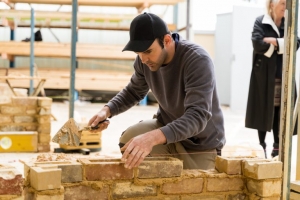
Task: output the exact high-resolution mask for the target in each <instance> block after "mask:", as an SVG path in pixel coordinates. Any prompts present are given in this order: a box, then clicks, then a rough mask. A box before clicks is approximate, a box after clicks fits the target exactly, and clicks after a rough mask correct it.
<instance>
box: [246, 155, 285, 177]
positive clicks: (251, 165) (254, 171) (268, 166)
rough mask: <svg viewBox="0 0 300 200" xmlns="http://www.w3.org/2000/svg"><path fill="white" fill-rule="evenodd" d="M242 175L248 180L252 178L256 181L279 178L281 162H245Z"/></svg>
mask: <svg viewBox="0 0 300 200" xmlns="http://www.w3.org/2000/svg"><path fill="white" fill-rule="evenodd" d="M243 174H244V176H246V177H248V178H254V179H258V180H260V179H271V178H281V176H282V162H280V161H267V160H265V161H250V160H246V161H244V162H243Z"/></svg>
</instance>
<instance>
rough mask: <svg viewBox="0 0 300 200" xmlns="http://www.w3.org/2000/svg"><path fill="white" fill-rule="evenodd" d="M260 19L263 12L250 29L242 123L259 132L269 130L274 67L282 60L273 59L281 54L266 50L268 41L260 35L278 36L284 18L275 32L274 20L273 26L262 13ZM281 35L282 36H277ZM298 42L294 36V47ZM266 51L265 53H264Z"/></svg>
mask: <svg viewBox="0 0 300 200" xmlns="http://www.w3.org/2000/svg"><path fill="white" fill-rule="evenodd" d="M263 19H264V15H263V16H259V17H258V18H256V21H255V24H254V28H253V32H252V44H253V60H252V72H251V78H250V86H249V94H248V102H247V110H246V124H245V125H246V127H248V128H253V129H257V130H260V131H271V129H272V125H273V115H274V87H275V74H276V69H277V68H278V67H280V68H282V63H280V62H277V59H278V58H279V56H282V54H278V53H277V51H279V49H278V50H276V49H274V51H273V52H272V51H268V50H270V44H268V43H265V42H264V41H263V38H264V37H275V38H280V34H279V33H280V32H281V33H283V32H284V19H282V23H281V26H280V28H279V29H277V30H279V31H277V32H276V31H275V30H276V26H275V24H274V22H273V26H272V23H266V21H268V20H266V19H271V18H270V16H266V19H264V21H263ZM269 21H270V20H269ZM282 37H283V35H281V38H282ZM282 41H283V40H282ZM299 42H300V40H299V38H298V42H297V47H298V46H299V45H298V44H299ZM282 47H283V46H281V48H282ZM279 48H280V45H279ZM281 50H283V49H281ZM268 52H269V54H268V55H266V54H267V53H268ZM270 52H271V53H270ZM268 56H269V57H268ZM279 63H280V64H279Z"/></svg>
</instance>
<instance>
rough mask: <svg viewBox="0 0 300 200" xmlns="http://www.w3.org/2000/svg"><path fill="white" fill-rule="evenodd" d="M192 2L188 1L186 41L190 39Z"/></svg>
mask: <svg viewBox="0 0 300 200" xmlns="http://www.w3.org/2000/svg"><path fill="white" fill-rule="evenodd" d="M190 27H191V26H190V0H187V1H186V39H187V40H189V39H190Z"/></svg>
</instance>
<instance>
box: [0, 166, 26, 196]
mask: <svg viewBox="0 0 300 200" xmlns="http://www.w3.org/2000/svg"><path fill="white" fill-rule="evenodd" d="M23 182H24V179H23V178H22V174H20V173H19V172H18V171H17V170H16V169H14V168H7V169H5V168H4V169H1V170H0V195H21V194H22V191H23V188H22V187H23Z"/></svg>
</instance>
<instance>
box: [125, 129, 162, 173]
mask: <svg viewBox="0 0 300 200" xmlns="http://www.w3.org/2000/svg"><path fill="white" fill-rule="evenodd" d="M164 143H166V137H165V135H164V134H163V133H162V131H161V130H160V129H156V130H153V131H150V132H147V133H144V134H142V135H138V136H136V137H134V138H132V139H131V140H129V141H128V142H127V143H126V144H125V145H124V146H123V147H122V148H121V151H124V153H123V156H122V161H124V162H125V168H128V169H131V168H133V167H137V166H139V165H140V164H141V162H142V161H143V160H144V159H145V157H146V156H148V155H149V154H150V152H151V151H152V148H153V146H155V145H158V144H164Z"/></svg>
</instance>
